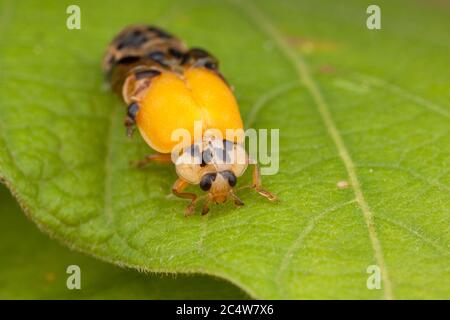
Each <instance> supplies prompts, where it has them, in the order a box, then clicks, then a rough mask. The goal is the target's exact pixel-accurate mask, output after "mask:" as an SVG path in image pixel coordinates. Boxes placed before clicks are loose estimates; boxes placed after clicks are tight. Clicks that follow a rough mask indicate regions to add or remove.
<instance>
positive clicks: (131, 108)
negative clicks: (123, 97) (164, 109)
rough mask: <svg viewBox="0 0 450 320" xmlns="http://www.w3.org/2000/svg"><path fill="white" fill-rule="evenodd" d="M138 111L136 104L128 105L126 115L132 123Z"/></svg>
mask: <svg viewBox="0 0 450 320" xmlns="http://www.w3.org/2000/svg"><path fill="white" fill-rule="evenodd" d="M138 111H139V105H138V104H137V102H133V103H132V104H130V105H129V106H128V111H127V114H128V116H129V117H130V118H131V119H133V121H134V120H135V119H136V115H137V113H138Z"/></svg>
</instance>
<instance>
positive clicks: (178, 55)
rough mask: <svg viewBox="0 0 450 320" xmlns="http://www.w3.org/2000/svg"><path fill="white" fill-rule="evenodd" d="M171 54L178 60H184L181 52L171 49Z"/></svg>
mask: <svg viewBox="0 0 450 320" xmlns="http://www.w3.org/2000/svg"><path fill="white" fill-rule="evenodd" d="M169 54H171V55H172V56H174V57H175V58H176V59H182V58H183V56H184V54H183V52H181V51H180V50H177V49H174V48H170V49H169Z"/></svg>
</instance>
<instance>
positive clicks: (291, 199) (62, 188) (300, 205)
mask: <svg viewBox="0 0 450 320" xmlns="http://www.w3.org/2000/svg"><path fill="white" fill-rule="evenodd" d="M240 2H241V1H239V2H238V1H236V2H228V1H227V2H223V1H211V2H208V4H207V5H206V4H205V3H204V2H202V1H195V0H188V1H126V2H123V1H120V2H119V1H117V2H109V1H108V2H107V1H95V2H94V1H90V2H87V1H86V2H80V4H79V5H80V7H81V12H82V14H81V16H82V25H81V30H67V29H66V25H65V19H66V17H67V15H66V14H65V9H66V7H67V5H68V4H71V3H70V2H68V1H53V2H47V1H39V2H31V1H30V2H25V1H23V2H22V1H21V2H12V1H4V2H3V7H2V15H1V18H0V19H1V25H0V28H1V29H0V32H1V34H2V40H1V43H0V63H1V69H2V72H1V74H0V77H1V78H0V97H1V98H0V111H1V112H0V114H1V115H0V174H1V176H2V177H3V179H4V181H5V182H6V184H7V185H8V187H9V188H10V189H11V190H12V191H13V192H14V194H15V196H16V197H17V199H18V200H19V202H20V204H21V205H22V207H23V208H24V209H25V211H26V212H27V215H28V216H29V217H31V218H32V219H33V220H34V221H35V222H36V224H38V225H39V227H40V228H41V229H43V230H45V231H46V232H47V233H49V234H51V235H52V236H54V237H55V238H58V239H59V240H61V241H63V242H64V243H66V244H67V245H69V246H71V247H73V248H76V249H78V250H80V251H83V252H86V253H89V254H91V255H93V256H96V257H98V258H101V259H103V260H106V261H109V262H112V263H115V264H119V265H126V266H129V267H134V268H137V269H140V270H147V271H154V272H170V273H191V272H195V273H203V274H213V275H216V276H219V277H223V278H226V279H228V280H230V281H231V282H233V283H235V284H237V285H239V286H240V287H241V288H243V289H244V290H245V291H246V292H248V293H249V294H250V295H251V296H253V297H256V298H289V299H295V298H364V299H378V298H388V299H389V298H399V299H407V298H447V299H448V298H450V287H449V286H448V283H449V280H450V276H449V274H450V272H449V271H450V270H449V266H450V257H449V240H450V239H449V232H448V226H449V222H450V221H449V217H450V214H449V213H450V212H449V208H450V202H449V197H448V194H449V183H450V175H449V161H450V159H449V154H450V136H449V134H448V128H449V122H450V120H449V118H450V110H449V102H448V101H449V98H450V90H449V88H450V86H449V85H450V80H449V73H448V72H446V71H445V70H447V69H448V40H449V30H450V28H449V27H450V25H449V20H448V14H449V8H448V7H447V6H445V5H444V4H440V3H439V2H423V3H420V2H414V3H411V2H410V1H395V2H394V1H378V5H379V6H380V7H381V11H382V29H381V30H368V29H367V28H366V18H367V17H368V15H367V14H366V8H367V6H368V4H367V3H364V2H361V1H356V0H355V1H347V2H346V5H345V6H342V5H341V3H339V2H336V1H331V0H330V1H308V2H307V1H305V2H299V1H294V0H291V1H283V2H279V1H253V2H250V1H245V2H242V4H240ZM137 22H148V23H152V24H156V25H160V26H162V27H164V28H166V29H168V30H170V31H171V32H173V33H174V34H177V35H179V36H180V37H182V38H183V39H185V40H186V42H187V43H188V44H189V45H191V46H202V47H205V48H207V49H208V50H209V51H211V52H213V53H214V54H215V55H216V56H217V57H219V58H220V61H221V67H222V70H223V73H224V74H225V76H226V77H227V79H228V81H229V82H230V83H232V84H233V85H234V87H235V88H236V95H237V98H238V101H239V103H240V106H241V111H242V114H243V117H244V120H245V122H246V124H247V126H249V127H254V128H269V129H270V128H280V170H279V173H278V174H276V175H274V176H265V177H263V183H264V185H265V187H266V188H267V189H268V190H270V191H272V192H274V193H276V194H277V195H278V196H279V198H280V199H281V201H280V203H279V204H271V203H268V202H266V201H264V200H263V199H261V198H260V197H259V196H258V195H256V194H255V193H254V192H249V191H246V192H242V194H241V197H242V199H243V200H244V202H245V203H246V205H245V207H243V208H240V209H236V208H234V207H233V206H232V205H231V204H228V205H224V206H220V207H219V206H217V207H213V208H212V210H211V212H210V214H208V215H207V216H204V217H201V216H199V215H198V216H194V217H190V218H185V217H184V216H183V210H184V208H185V206H186V205H187V204H186V202H185V201H182V200H180V199H177V198H175V197H174V196H172V195H171V194H170V187H171V184H172V183H173V181H174V180H175V179H176V175H175V172H174V170H173V168H171V167H164V166H161V165H151V166H150V167H149V168H148V169H146V170H137V169H134V168H131V167H130V166H129V161H130V160H135V159H140V158H142V157H143V156H144V155H145V154H148V153H151V151H150V150H149V148H148V147H147V146H146V144H145V143H144V142H143V141H142V139H141V138H140V137H139V136H138V135H136V136H135V137H134V138H133V139H131V140H130V139H127V138H126V137H125V134H124V128H123V124H122V119H123V115H124V106H123V104H122V103H121V101H119V99H118V98H117V97H116V96H114V95H113V94H111V93H110V92H108V91H105V90H103V88H104V85H103V78H102V74H101V71H100V67H99V65H100V61H101V57H102V54H103V52H104V50H105V48H106V45H107V43H108V42H109V41H110V39H111V38H112V37H113V36H114V34H115V33H116V32H118V31H119V30H120V29H121V28H122V27H123V26H125V25H127V24H131V23H137ZM249 180H250V177H249V174H247V175H246V177H245V179H244V181H241V182H240V183H241V184H244V183H246V182H248V181H249ZM343 181H344V182H343ZM339 182H341V183H339ZM338 183H339V185H340V186H341V187H338ZM346 185H348V187H346ZM371 265H377V266H378V267H379V269H380V271H381V278H382V283H381V289H379V290H376V289H375V290H369V289H368V288H367V286H366V282H367V279H368V277H369V276H370V274H368V273H367V272H366V270H367V268H368V267H369V266H371Z"/></svg>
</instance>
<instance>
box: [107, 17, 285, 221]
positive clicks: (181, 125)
mask: <svg viewBox="0 0 450 320" xmlns="http://www.w3.org/2000/svg"><path fill="white" fill-rule="evenodd" d="M218 66H219V63H218V61H217V59H216V58H214V57H213V56H212V55H211V54H209V53H208V52H207V51H205V50H203V49H200V48H190V49H189V48H188V47H186V45H185V44H184V43H183V42H182V41H180V40H179V39H178V38H176V37H174V36H173V35H171V34H169V33H167V32H165V31H163V30H161V29H159V28H156V27H153V26H147V25H134V26H129V27H127V28H125V29H124V30H123V31H121V32H120V33H119V34H118V35H117V36H116V37H115V38H114V39H113V40H112V42H111V43H110V45H109V47H108V50H107V52H106V55H105V57H104V59H103V70H104V72H105V74H106V75H107V77H108V79H109V81H110V84H111V87H112V89H113V90H114V91H115V92H116V93H118V94H120V95H122V97H123V100H124V101H125V103H126V104H127V112H126V118H125V126H126V128H127V134H128V135H129V136H131V135H132V133H133V130H134V128H135V127H137V128H138V130H139V132H140V134H141V136H142V137H143V139H144V140H145V141H146V142H147V144H148V145H149V146H150V147H151V148H152V149H154V150H155V151H157V153H156V154H152V155H149V156H147V157H145V158H144V159H143V160H141V161H139V162H138V163H137V165H138V166H139V167H142V166H144V165H145V164H147V163H148V162H151V161H154V162H167V163H170V162H173V161H174V162H175V163H174V164H175V169H176V173H177V175H178V179H177V180H176V181H175V183H174V185H173V187H172V192H173V193H174V194H175V195H176V196H178V197H181V198H186V199H189V200H190V201H191V202H190V204H189V206H188V207H187V209H186V215H190V214H192V213H194V210H195V205H196V203H197V202H198V201H199V200H200V199H202V198H205V201H204V204H203V209H202V214H206V213H207V212H208V211H209V204H210V203H212V202H214V203H223V202H225V201H227V200H228V199H232V200H233V201H234V203H235V204H236V205H243V202H242V201H241V200H240V199H239V198H238V196H237V195H236V193H235V186H236V183H237V178H238V177H240V176H241V175H242V174H243V173H244V172H245V170H246V168H247V166H248V165H249V164H251V165H253V166H254V171H253V184H252V185H251V187H253V188H255V190H256V191H257V192H258V193H259V194H261V195H262V196H264V197H266V198H267V199H269V200H270V201H275V200H276V197H275V196H274V195H273V194H271V193H270V192H268V191H265V190H264V189H262V187H261V177H260V173H259V167H258V164H257V163H251V162H250V160H249V158H248V155H247V153H246V152H245V149H244V147H243V145H242V141H241V140H239V139H233V140H226V139H219V138H218V137H217V136H215V135H214V134H209V133H207V132H209V131H208V129H214V130H217V131H218V132H219V133H221V134H222V136H223V137H225V136H226V131H227V130H228V129H231V130H236V129H243V124H242V120H241V115H240V112H239V107H238V105H237V102H236V99H235V97H234V95H233V93H232V91H231V89H230V87H229V86H228V84H227V83H226V81H225V79H224V77H223V76H222V75H221V74H220V72H219V70H218ZM196 123H200V124H201V125H202V126H201V127H202V134H201V136H200V138H198V139H196V137H195V133H194V131H195V124H196ZM178 129H184V130H186V131H187V132H189V133H191V136H192V137H193V138H192V139H190V140H189V141H188V142H187V143H185V144H184V145H182V146H181V148H180V149H179V151H177V152H178V157H177V158H176V160H173V157H172V153H173V150H174V149H175V148H176V147H177V141H176V140H174V139H173V136H172V134H173V132H174V131H176V130H178ZM217 131H216V132H217ZM236 155H243V157H236ZM238 158H240V159H241V160H242V159H244V160H243V161H238ZM190 184H193V185H199V186H200V189H201V190H203V191H205V192H207V194H206V195H205V196H202V197H199V196H197V195H196V194H194V193H189V192H185V191H184V189H185V188H186V187H187V186H188V185H190Z"/></svg>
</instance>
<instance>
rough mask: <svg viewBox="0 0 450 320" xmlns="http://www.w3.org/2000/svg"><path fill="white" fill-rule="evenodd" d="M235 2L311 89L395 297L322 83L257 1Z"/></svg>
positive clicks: (389, 290)
mask: <svg viewBox="0 0 450 320" xmlns="http://www.w3.org/2000/svg"><path fill="white" fill-rule="evenodd" d="M232 3H233V4H235V5H237V6H239V7H241V8H242V9H244V11H245V12H246V13H247V14H248V15H249V16H250V18H251V19H252V20H253V22H254V23H255V24H256V26H257V27H258V28H259V29H261V30H262V31H263V32H264V33H265V34H266V36H268V37H269V38H272V39H273V40H274V41H275V43H276V45H277V46H278V48H279V50H280V51H281V53H282V54H283V55H284V56H285V57H286V59H287V60H289V62H291V63H292V65H293V66H294V69H295V71H296V73H297V76H298V81H299V82H300V83H302V84H303V85H304V86H305V88H306V89H307V90H308V92H309V93H310V95H311V97H312V98H313V100H314V102H315V104H316V107H317V109H318V111H319V114H320V117H321V119H322V121H323V123H324V126H325V128H326V130H327V131H328V134H329V135H330V137H331V139H332V140H333V143H334V144H335V146H336V148H337V151H338V154H339V156H340V158H341V160H342V162H343V164H344V166H345V168H346V171H347V174H348V176H349V179H350V185H351V187H352V189H353V192H354V195H355V199H356V202H357V203H358V205H359V207H360V209H361V211H362V213H363V216H364V220H365V223H366V226H367V230H368V233H369V238H370V241H371V244H372V249H373V251H374V256H375V260H376V263H377V264H378V266H379V267H380V270H381V277H382V280H383V284H384V285H383V294H384V298H385V299H388V300H392V299H394V295H393V292H392V286H391V281H390V278H389V274H388V270H387V267H386V264H385V261H384V256H383V251H382V248H381V243H380V240H379V239H378V236H377V231H376V227H375V222H374V219H373V213H372V211H371V209H370V206H369V204H368V203H367V201H366V199H365V197H364V194H363V192H362V188H361V185H360V182H359V179H358V176H357V174H356V169H355V165H354V163H353V160H352V158H351V157H350V154H349V152H348V150H347V147H346V145H345V143H344V140H343V139H342V137H341V135H340V133H339V131H338V129H337V127H336V125H335V123H334V121H333V117H332V116H331V113H330V111H329V108H328V105H327V103H326V101H325V99H324V98H323V95H322V93H321V92H320V90H319V87H318V86H317V85H316V83H315V82H314V80H313V78H312V76H311V75H310V73H309V68H308V65H307V64H306V62H305V61H304V59H303V57H302V55H301V54H300V53H297V52H295V51H294V50H293V49H292V47H291V46H290V45H289V44H288V43H287V42H286V41H285V40H284V37H283V36H282V35H281V33H280V32H279V31H278V30H277V29H276V28H275V27H274V26H273V25H272V24H271V23H270V21H269V20H268V19H267V18H266V17H265V16H264V14H263V13H262V12H261V11H260V10H259V9H258V8H257V7H256V6H255V5H253V4H252V3H246V4H245V5H244V4H242V3H237V2H234V1H233V2H232ZM282 263H283V262H282Z"/></svg>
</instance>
